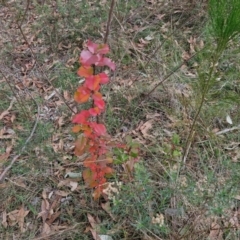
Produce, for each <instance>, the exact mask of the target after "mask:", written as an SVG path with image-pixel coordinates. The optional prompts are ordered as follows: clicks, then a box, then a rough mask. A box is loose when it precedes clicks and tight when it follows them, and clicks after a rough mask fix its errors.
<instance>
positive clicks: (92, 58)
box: [79, 50, 100, 66]
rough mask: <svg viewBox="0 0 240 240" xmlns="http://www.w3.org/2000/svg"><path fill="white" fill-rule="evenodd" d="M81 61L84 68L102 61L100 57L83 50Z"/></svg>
mask: <svg viewBox="0 0 240 240" xmlns="http://www.w3.org/2000/svg"><path fill="white" fill-rule="evenodd" d="M79 60H80V63H81V64H82V65H83V66H91V65H92V64H95V63H96V62H98V61H99V60H100V56H96V55H93V54H92V53H91V52H89V51H87V50H83V51H82V52H81V55H80V59H79Z"/></svg>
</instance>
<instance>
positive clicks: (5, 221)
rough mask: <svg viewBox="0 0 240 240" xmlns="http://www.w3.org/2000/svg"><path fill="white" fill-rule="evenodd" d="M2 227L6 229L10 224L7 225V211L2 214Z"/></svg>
mask: <svg viewBox="0 0 240 240" xmlns="http://www.w3.org/2000/svg"><path fill="white" fill-rule="evenodd" d="M2 225H3V227H5V228H6V227H7V226H8V224H7V213H6V211H5V210H4V211H3V212H2Z"/></svg>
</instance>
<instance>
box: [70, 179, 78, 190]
mask: <svg viewBox="0 0 240 240" xmlns="http://www.w3.org/2000/svg"><path fill="white" fill-rule="evenodd" d="M70 186H71V191H72V192H73V191H74V190H76V189H77V186H78V183H77V182H72V181H71V182H70Z"/></svg>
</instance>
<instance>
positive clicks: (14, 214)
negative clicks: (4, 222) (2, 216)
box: [7, 210, 19, 226]
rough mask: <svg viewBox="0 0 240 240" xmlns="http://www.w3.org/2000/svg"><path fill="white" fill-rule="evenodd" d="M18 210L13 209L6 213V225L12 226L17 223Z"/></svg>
mask: <svg viewBox="0 0 240 240" xmlns="http://www.w3.org/2000/svg"><path fill="white" fill-rule="evenodd" d="M18 211H19V210H13V211H11V212H10V213H8V214H7V216H8V225H9V226H14V225H16V224H17V216H18Z"/></svg>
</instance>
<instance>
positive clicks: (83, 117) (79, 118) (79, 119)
mask: <svg viewBox="0 0 240 240" xmlns="http://www.w3.org/2000/svg"><path fill="white" fill-rule="evenodd" d="M89 117H90V113H89V112H88V111H87V110H83V111H81V112H80V113H78V114H76V115H75V116H74V117H73V120H72V122H73V123H79V124H85V123H87V120H88V118H89Z"/></svg>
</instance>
